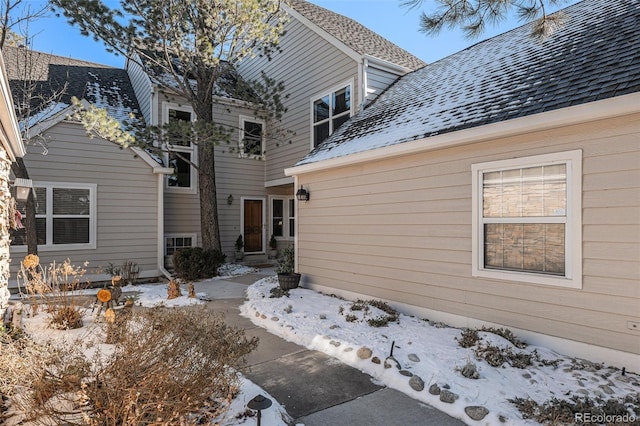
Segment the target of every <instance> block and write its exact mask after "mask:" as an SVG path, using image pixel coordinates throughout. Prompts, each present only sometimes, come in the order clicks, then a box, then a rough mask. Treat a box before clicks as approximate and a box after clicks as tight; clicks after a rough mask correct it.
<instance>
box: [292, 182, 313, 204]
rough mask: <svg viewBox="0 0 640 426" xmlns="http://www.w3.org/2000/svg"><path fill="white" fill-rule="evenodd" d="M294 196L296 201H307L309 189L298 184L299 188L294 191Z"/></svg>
mask: <svg viewBox="0 0 640 426" xmlns="http://www.w3.org/2000/svg"><path fill="white" fill-rule="evenodd" d="M296 198H297V199H298V201H309V198H311V194H309V191H308V190H306V189H304V188H303V187H302V185H300V189H298V192H296Z"/></svg>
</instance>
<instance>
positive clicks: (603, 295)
mask: <svg viewBox="0 0 640 426" xmlns="http://www.w3.org/2000/svg"><path fill="white" fill-rule="evenodd" d="M638 123H640V116H637V115H636V116H628V117H623V118H618V119H611V120H607V121H598V122H592V123H589V124H585V125H581V126H568V127H565V128H559V129H555V130H547V131H541V132H537V133H532V134H527V135H522V136H518V137H512V138H508V139H501V140H495V141H489V142H484V143H478V144H475V145H467V146H462V147H457V148H450V149H442V150H437V151H431V152H425V153H420V154H413V155H412V156H410V157H400V158H390V159H387V160H384V161H375V162H369V163H366V164H359V165H354V166H351V167H343V168H336V169H332V170H328V171H322V172H315V173H310V174H308V175H301V176H300V183H301V184H303V185H304V186H305V187H308V188H309V189H310V191H311V193H312V199H311V201H310V202H309V203H304V204H301V205H300V211H299V214H298V222H299V226H300V232H299V237H298V238H299V241H298V248H299V268H300V272H302V273H303V274H305V276H306V278H307V280H308V282H309V283H310V284H312V285H313V284H318V285H321V286H327V287H335V288H337V289H340V290H344V291H352V292H356V293H361V294H366V295H370V296H372V297H379V298H384V299H388V300H392V301H397V302H401V303H405V304H409V305H417V306H421V307H425V308H429V309H434V310H438V311H443V312H447V313H451V314H456V315H461V316H467V317H471V318H475V319H478V320H481V321H488V322H494V323H498V324H504V325H506V326H511V327H516V328H521V329H525V330H531V331H534V332H539V333H542V334H547V335H552V336H557V337H561V338H566V339H573V340H577V341H581V342H585V343H590V344H595V345H600V346H604V347H607V348H612V349H617V350H621V351H627V352H631V353H638V354H640V334H639V333H637V332H633V331H631V330H629V329H628V328H627V325H626V324H627V321H640V311H639V309H638V306H640V161H638V160H639V159H640V126H639V125H638ZM574 149H582V151H583V247H582V248H583V283H582V289H569V288H559V287H553V286H542V285H532V284H526V283H517V282H509V281H498V280H490V279H480V278H473V277H471V257H472V243H471V219H472V218H471V165H472V164H474V163H480V162H484V161H492V160H500V159H506V158H515V157H521V156H529V155H537V154H544V153H552V152H560V151H568V150H574Z"/></svg>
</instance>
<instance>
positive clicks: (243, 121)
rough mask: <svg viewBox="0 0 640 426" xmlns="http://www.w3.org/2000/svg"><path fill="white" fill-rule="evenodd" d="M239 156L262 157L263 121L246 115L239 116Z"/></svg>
mask: <svg viewBox="0 0 640 426" xmlns="http://www.w3.org/2000/svg"><path fill="white" fill-rule="evenodd" d="M239 148H240V156H241V157H246V158H263V154H264V123H263V122H262V121H258V120H253V119H250V118H248V117H242V116H241V117H240V143H239Z"/></svg>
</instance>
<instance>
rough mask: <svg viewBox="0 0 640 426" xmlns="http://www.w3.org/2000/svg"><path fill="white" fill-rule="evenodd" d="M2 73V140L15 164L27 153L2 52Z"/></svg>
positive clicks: (0, 83) (0, 66) (0, 84)
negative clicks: (18, 158)
mask: <svg viewBox="0 0 640 426" xmlns="http://www.w3.org/2000/svg"><path fill="white" fill-rule="evenodd" d="M0 73H1V74H0V87H1V90H2V98H1V100H0V102H2V104H1V105H0V122H1V123H2V133H3V135H2V136H3V137H2V138H1V139H2V144H3V145H5V149H6V151H7V154H8V157H9V159H10V160H11V161H12V162H13V161H15V160H16V157H24V156H25V154H26V153H27V151H26V148H25V146H24V143H23V142H22V136H21V134H20V127H19V126H18V119H17V117H16V114H15V107H14V105H13V98H12V97H11V90H10V89H9V79H8V77H7V71H6V69H5V65H4V58H3V57H2V52H0Z"/></svg>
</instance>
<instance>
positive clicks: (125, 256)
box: [11, 122, 158, 273]
mask: <svg viewBox="0 0 640 426" xmlns="http://www.w3.org/2000/svg"><path fill="white" fill-rule="evenodd" d="M45 136H46V137H47V140H48V141H49V142H48V153H47V155H46V156H45V155H42V149H41V147H40V146H38V145H36V146H33V145H31V146H29V151H28V154H27V155H26V156H25V157H24V161H25V164H26V166H27V169H28V171H29V175H30V177H31V178H32V179H33V180H34V181H35V182H36V183H37V182H38V181H42V182H73V183H95V184H97V189H96V191H97V192H96V193H97V241H96V249H95V250H68V251H45V250H44V249H42V248H41V249H39V253H38V254H39V256H40V259H41V263H42V264H43V265H48V264H49V263H51V262H52V261H56V262H58V263H59V262H63V261H64V260H65V259H67V258H69V259H71V261H72V263H73V264H75V265H81V264H82V263H83V262H85V261H89V265H88V268H89V269H88V273H93V272H95V270H96V269H100V268H104V267H106V266H107V265H108V264H109V262H111V263H113V264H115V265H120V264H122V263H123V262H124V261H127V260H131V261H133V262H136V263H137V264H138V265H139V267H140V271H141V272H143V271H156V270H157V224H158V222H157V220H158V218H157V205H158V198H157V177H156V175H154V174H153V173H152V170H151V168H150V167H149V165H147V164H146V163H145V162H144V161H142V160H141V159H139V158H136V157H135V154H134V153H133V152H132V151H130V150H126V149H124V150H123V149H120V148H119V147H118V146H116V145H114V144H112V143H109V142H105V141H103V140H100V139H97V138H96V139H89V138H87V136H86V135H85V131H84V129H83V128H82V127H81V126H80V125H77V124H70V123H66V122H63V123H60V124H58V125H56V126H54V127H53V128H51V129H50V130H49V131H48V132H47V133H46V135H45ZM24 254H25V253H24V252H17V251H14V252H13V253H12V258H13V259H12V265H11V266H12V272H14V273H15V271H17V269H18V268H19V262H20V261H21V260H22V258H23V256H24Z"/></svg>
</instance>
